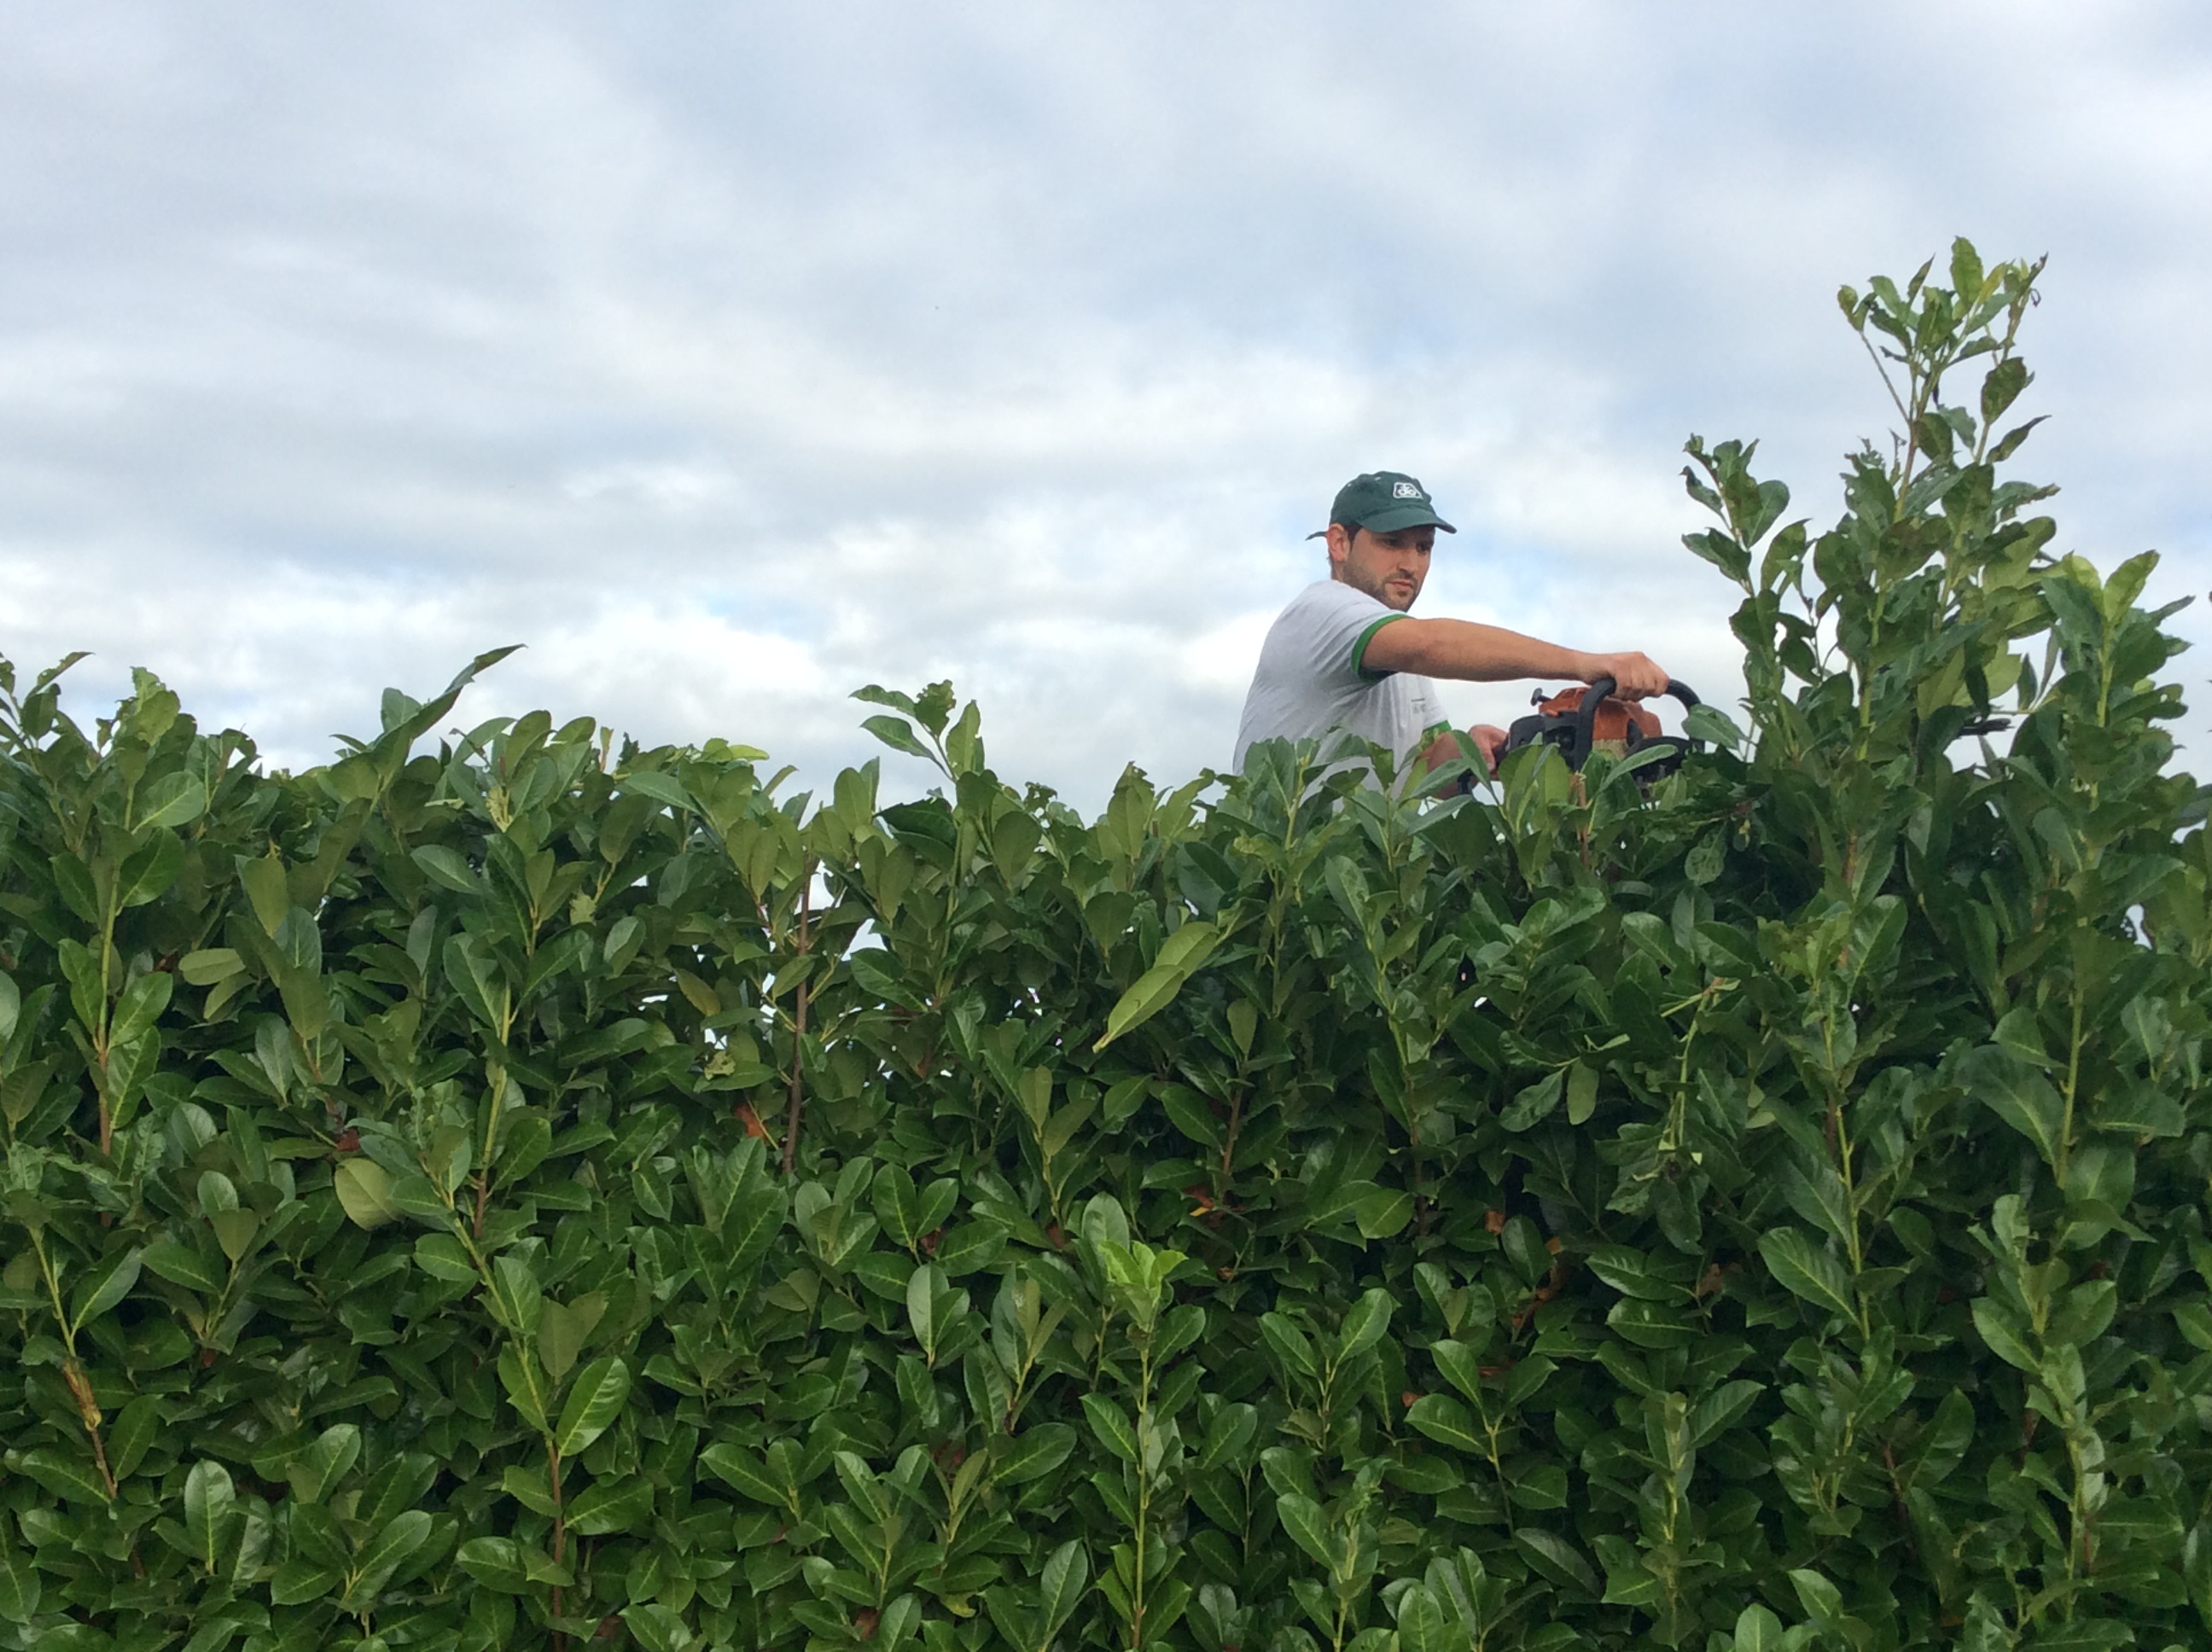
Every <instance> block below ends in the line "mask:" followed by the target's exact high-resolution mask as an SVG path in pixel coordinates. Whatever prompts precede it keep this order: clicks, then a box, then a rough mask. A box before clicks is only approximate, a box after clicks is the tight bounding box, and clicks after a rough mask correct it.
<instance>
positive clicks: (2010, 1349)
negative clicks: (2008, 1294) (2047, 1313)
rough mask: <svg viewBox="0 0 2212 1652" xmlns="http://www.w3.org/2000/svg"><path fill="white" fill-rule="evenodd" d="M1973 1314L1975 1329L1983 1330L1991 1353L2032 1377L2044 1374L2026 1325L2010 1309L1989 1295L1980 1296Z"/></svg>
mask: <svg viewBox="0 0 2212 1652" xmlns="http://www.w3.org/2000/svg"><path fill="white" fill-rule="evenodd" d="M1973 1313H1974V1328H1975V1329H1976V1330H1977V1331H1979V1332H1980V1333H1982V1340H1983V1341H1984V1342H1986V1343H1987V1344H1989V1345H1990V1352H1991V1353H1993V1354H1995V1355H1996V1357H1998V1358H1999V1359H2002V1361H2004V1362H2005V1364H2008V1365H2011V1366H2015V1367H2016V1368H2018V1369H2019V1370H2023V1371H2026V1372H2027V1373H2028V1375H2029V1376H2039V1375H2040V1374H2041V1372H2042V1370H2043V1362H2042V1361H2041V1360H2039V1359H2038V1358H2037V1357H2035V1355H2034V1354H2033V1352H2031V1351H2029V1349H2028V1345H2027V1327H2024V1326H2023V1325H2021V1322H2020V1321H2019V1319H2018V1318H2017V1317H2016V1316H2015V1315H2014V1314H2013V1313H2012V1312H2011V1311H2010V1310H2009V1309H2005V1308H2003V1307H2002V1306H2000V1305H1999V1304H1998V1303H1995V1302H1992V1301H1991V1300H1990V1298H1989V1297H1975V1298H1974V1307H1973Z"/></svg>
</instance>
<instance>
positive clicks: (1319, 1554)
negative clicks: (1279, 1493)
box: [1275, 1494, 1336, 1567]
mask: <svg viewBox="0 0 2212 1652" xmlns="http://www.w3.org/2000/svg"><path fill="white" fill-rule="evenodd" d="M1275 1515H1276V1518H1278V1519H1279V1520H1280V1521H1282V1522H1283V1529H1284V1530H1285V1532H1288V1533H1289V1534H1291V1541H1292V1542H1293V1543H1296V1544H1297V1546H1298V1547H1300V1548H1301V1549H1304V1551H1305V1552H1307V1553H1308V1554H1309V1555H1310V1556H1312V1557H1313V1558H1315V1559H1316V1560H1317V1561H1319V1562H1320V1563H1321V1564H1322V1566H1323V1567H1334V1565H1335V1564H1336V1557H1335V1556H1334V1554H1332V1553H1330V1552H1329V1530H1328V1516H1326V1515H1323V1514H1322V1507H1321V1504H1319V1503H1316V1502H1315V1501H1314V1500H1313V1499H1312V1498H1311V1497H1299V1496H1297V1495H1296V1494H1291V1495H1288V1496H1283V1497H1277V1498H1276V1499H1275Z"/></svg>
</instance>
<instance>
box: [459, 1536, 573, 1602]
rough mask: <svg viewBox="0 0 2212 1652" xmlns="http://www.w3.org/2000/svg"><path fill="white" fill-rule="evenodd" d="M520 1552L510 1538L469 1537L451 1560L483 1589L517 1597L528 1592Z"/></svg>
mask: <svg viewBox="0 0 2212 1652" xmlns="http://www.w3.org/2000/svg"><path fill="white" fill-rule="evenodd" d="M453 1558H454V1559H455V1560H457V1561H459V1563H460V1567H461V1570H463V1571H465V1572H466V1573H468V1575H469V1576H471V1578H473V1579H474V1580H475V1581H476V1582H479V1583H481V1584H483V1586H484V1587H485V1588H489V1589H496V1590H498V1591H499V1592H500V1593H501V1594H525V1593H526V1592H527V1591H528V1589H529V1588H530V1576H531V1574H530V1571H529V1569H528V1566H527V1564H526V1561H525V1559H524V1548H523V1546H522V1545H521V1544H520V1543H518V1542H516V1541H515V1540H513V1538H511V1537H472V1538H471V1539H470V1540H468V1541H467V1542H465V1543H464V1544H462V1545H461V1546H460V1548H459V1550H458V1551H456V1552H455V1553H454V1556H453ZM541 1558H542V1557H541ZM547 1564H550V1562H548V1563H547Z"/></svg>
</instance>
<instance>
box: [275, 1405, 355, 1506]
mask: <svg viewBox="0 0 2212 1652" xmlns="http://www.w3.org/2000/svg"><path fill="white" fill-rule="evenodd" d="M360 1460H361V1429H360V1427H359V1425H358V1424H353V1423H336V1424H331V1426H330V1427H329V1428H326V1429H325V1430H323V1431H322V1433H321V1434H319V1435H318V1436H316V1438H315V1441H314V1442H313V1444H312V1445H310V1446H309V1447H308V1448H307V1449H306V1450H305V1451H303V1452H301V1454H300V1455H298V1456H296V1457H295V1458H293V1459H292V1461H291V1462H290V1464H289V1466H288V1467H287V1469H286V1474H287V1476H288V1478H289V1479H290V1480H291V1482H292V1494H293V1495H294V1496H295V1497H298V1498H299V1499H300V1501H301V1502H302V1503H320V1502H321V1501H322V1500H323V1498H324V1497H325V1496H326V1495H327V1494H328V1493H329V1491H330V1490H331V1487H332V1486H334V1485H337V1482H338V1481H340V1480H342V1479H344V1478H345V1476H346V1473H347V1471H348V1470H349V1469H351V1468H352V1467H353V1466H354V1464H355V1463H356V1462H358V1461H360Z"/></svg>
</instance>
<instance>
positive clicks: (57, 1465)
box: [21, 1446, 110, 1504]
mask: <svg viewBox="0 0 2212 1652" xmlns="http://www.w3.org/2000/svg"><path fill="white" fill-rule="evenodd" d="M21 1467H22V1470H23V1472H24V1473H27V1474H28V1475H29V1476H30V1477H31V1478H32V1479H34V1480H36V1481H38V1483H39V1484H40V1485H43V1486H45V1487H46V1489H47V1490H48V1491H52V1492H54V1493H55V1494H56V1495H57V1496H59V1497H66V1498H67V1499H69V1501H70V1502H71V1503H100V1504H106V1503H107V1502H109V1501H110V1499H109V1497H108V1495H107V1486H106V1483H105V1482H104V1481H102V1480H101V1479H100V1473H99V1471H98V1470H97V1469H96V1468H94V1467H93V1464H92V1461H91V1459H90V1458H88V1457H78V1456H75V1455H71V1454H70V1453H68V1452H64V1451H58V1450H56V1449H54V1448H53V1447H52V1446H39V1447H36V1448H34V1449H32V1450H29V1451H27V1452H25V1453H24V1454H23V1455H22V1459H21Z"/></svg>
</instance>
